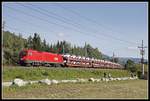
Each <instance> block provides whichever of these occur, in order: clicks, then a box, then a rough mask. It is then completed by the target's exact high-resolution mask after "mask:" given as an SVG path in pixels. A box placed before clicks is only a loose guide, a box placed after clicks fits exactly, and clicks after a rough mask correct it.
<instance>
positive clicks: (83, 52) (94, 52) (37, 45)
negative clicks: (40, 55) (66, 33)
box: [2, 31, 102, 65]
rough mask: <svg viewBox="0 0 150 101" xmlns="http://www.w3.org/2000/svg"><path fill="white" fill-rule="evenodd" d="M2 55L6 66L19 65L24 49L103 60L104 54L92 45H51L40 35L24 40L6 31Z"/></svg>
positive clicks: (59, 43)
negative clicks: (20, 55)
mask: <svg viewBox="0 0 150 101" xmlns="http://www.w3.org/2000/svg"><path fill="white" fill-rule="evenodd" d="M2 48H3V51H2V55H3V64H4V65H10V64H11V65H17V63H18V61H19V52H20V51H21V50H22V49H34V50H38V51H46V52H52V53H57V54H71V55H77V56H78V55H80V56H85V57H90V58H92V57H93V58H97V59H102V53H101V52H100V51H99V50H98V48H93V47H92V46H91V45H90V44H87V43H85V45H84V46H83V47H81V46H76V45H71V43H69V42H67V41H65V40H64V41H57V43H55V44H49V43H48V42H46V40H45V39H44V40H41V38H40V36H39V34H37V33H34V35H33V36H29V37H28V39H24V38H23V37H22V35H21V34H19V35H18V36H17V35H16V34H15V33H11V32H9V31H4V33H3V43H2Z"/></svg>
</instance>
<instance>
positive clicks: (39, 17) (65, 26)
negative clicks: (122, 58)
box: [6, 6, 103, 46]
mask: <svg viewBox="0 0 150 101" xmlns="http://www.w3.org/2000/svg"><path fill="white" fill-rule="evenodd" d="M6 7H8V6H6ZM8 8H10V9H11V10H14V11H19V12H21V13H22V14H24V15H28V16H31V17H34V18H37V19H39V20H41V21H44V22H47V23H48V24H51V25H53V24H54V25H58V26H61V27H63V28H64V29H66V28H70V27H66V26H64V25H60V24H57V23H53V22H50V21H49V20H46V19H42V18H40V17H37V16H34V15H31V14H29V13H26V12H23V11H20V10H18V9H14V8H12V7H8ZM73 30H75V31H77V32H79V33H81V34H85V35H87V34H86V33H83V32H81V31H79V30H76V29H73ZM90 36H92V37H94V38H96V37H97V36H95V35H90ZM98 43H99V42H98ZM99 44H100V43H99ZM101 46H103V45H102V44H101Z"/></svg>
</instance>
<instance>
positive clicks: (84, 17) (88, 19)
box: [58, 4, 138, 44]
mask: <svg viewBox="0 0 150 101" xmlns="http://www.w3.org/2000/svg"><path fill="white" fill-rule="evenodd" d="M58 7H61V8H63V9H65V10H67V11H69V12H71V13H73V14H75V15H77V16H80V17H81V18H83V19H84V20H87V21H89V22H92V23H95V24H97V25H98V26H101V24H99V23H97V22H96V21H95V20H93V19H90V18H88V17H86V16H83V15H81V14H79V13H77V12H75V11H74V10H71V9H67V8H65V7H63V6H62V5H61V4H59V6H58ZM109 29H110V28H109ZM107 36H109V37H111V38H114V39H116V40H119V41H123V42H127V43H132V44H138V43H135V42H130V41H126V40H122V39H119V38H116V37H113V36H111V35H109V34H107Z"/></svg>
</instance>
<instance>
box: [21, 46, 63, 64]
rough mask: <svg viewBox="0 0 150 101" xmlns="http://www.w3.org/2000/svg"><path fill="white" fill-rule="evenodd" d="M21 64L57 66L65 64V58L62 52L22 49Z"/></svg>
mask: <svg viewBox="0 0 150 101" xmlns="http://www.w3.org/2000/svg"><path fill="white" fill-rule="evenodd" d="M19 59H20V64H21V65H27V66H30V65H36V66H40V65H44V66H56V65H63V58H62V56H61V55H60V54H53V53H50V52H40V51H36V50H31V49H29V50H22V51H21V52H20V54H19Z"/></svg>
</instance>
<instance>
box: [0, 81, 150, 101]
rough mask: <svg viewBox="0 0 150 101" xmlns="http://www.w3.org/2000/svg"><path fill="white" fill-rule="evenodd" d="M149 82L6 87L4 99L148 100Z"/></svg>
mask: <svg viewBox="0 0 150 101" xmlns="http://www.w3.org/2000/svg"><path fill="white" fill-rule="evenodd" d="M147 82H148V81H147V80H127V81H110V82H99V83H92V82H91V83H75V84H74V83H67V84H65V83H63V84H58V85H49V86H48V85H44V84H33V85H27V86H24V87H4V88H3V94H2V95H3V96H2V97H3V98H47V99H48V98H98V99H112V98H114V99H147V98H148V84H147Z"/></svg>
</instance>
